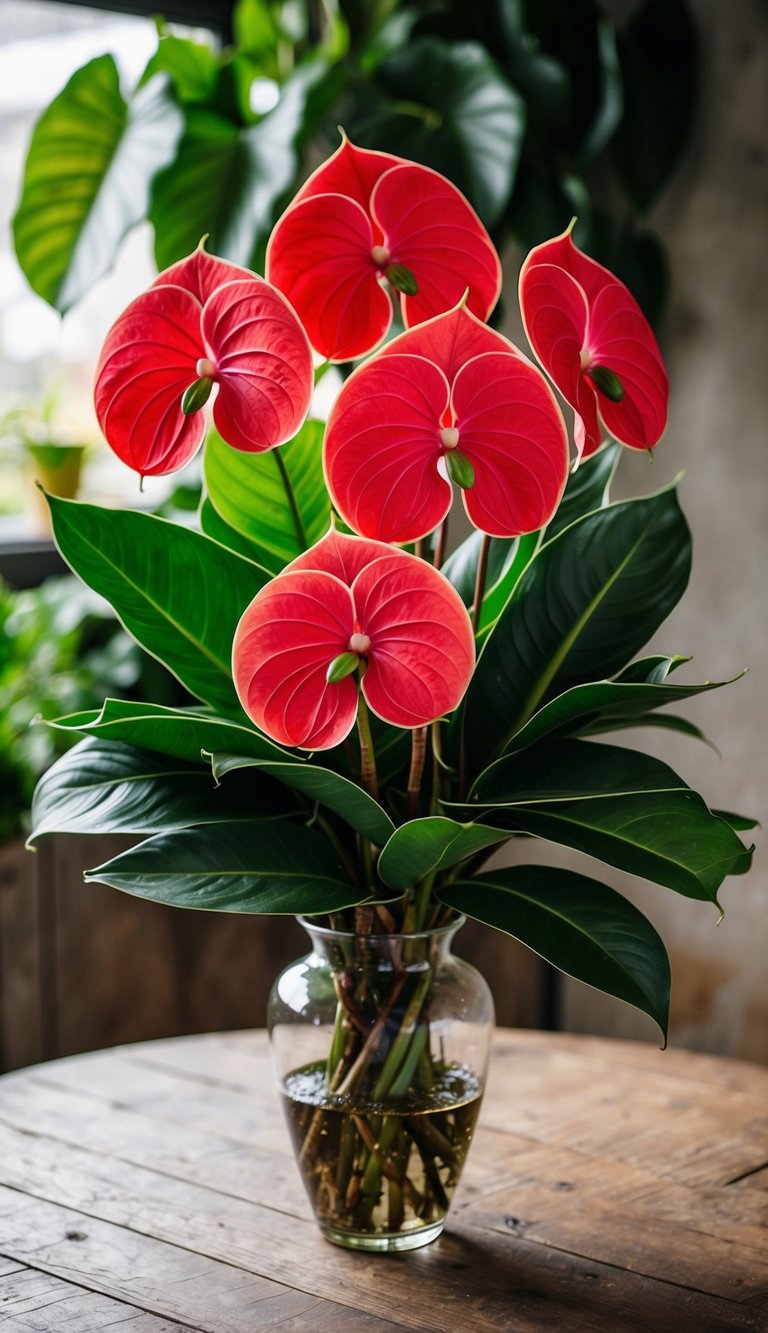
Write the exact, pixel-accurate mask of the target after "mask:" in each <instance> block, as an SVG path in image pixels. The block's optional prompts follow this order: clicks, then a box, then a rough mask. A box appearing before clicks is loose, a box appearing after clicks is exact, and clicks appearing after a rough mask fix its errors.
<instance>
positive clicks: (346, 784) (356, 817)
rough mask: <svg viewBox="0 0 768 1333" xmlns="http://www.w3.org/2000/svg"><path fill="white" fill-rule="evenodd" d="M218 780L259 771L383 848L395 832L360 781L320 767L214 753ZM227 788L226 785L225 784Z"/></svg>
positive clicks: (390, 822) (214, 766)
mask: <svg viewBox="0 0 768 1333" xmlns="http://www.w3.org/2000/svg"><path fill="white" fill-rule="evenodd" d="M212 766H213V773H214V777H216V778H217V780H221V779H222V778H224V777H225V776H226V775H227V774H228V773H233V772H235V771H237V770H239V769H244V768H256V769H258V770H259V772H261V773H267V774H269V775H270V776H271V777H274V778H278V779H279V780H280V782H284V783H285V784H286V786H288V787H290V788H291V789H292V790H293V791H297V792H301V794H302V796H308V797H309V799H310V800H312V801H319V802H320V804H321V805H325V806H327V807H328V809H329V810H333V811H334V813H335V814H337V815H341V817H342V819H344V820H346V822H347V823H348V824H349V825H350V827H351V828H353V829H354V830H355V832H356V833H361V834H362V835H363V837H364V838H370V839H371V841H372V842H374V843H376V844H377V845H378V846H379V847H383V846H384V844H385V843H386V842H387V840H388V839H389V837H390V835H391V834H393V833H394V831H395V826H394V824H393V823H392V820H391V819H390V818H389V815H387V814H385V813H384V811H383V810H382V808H381V806H380V805H379V803H378V801H374V799H373V797H372V796H369V795H368V792H367V791H364V790H363V788H362V787H358V785H357V783H356V782H350V780H349V778H345V777H342V776H341V775H340V774H339V773H334V772H333V771H332V770H331V769H329V768H321V767H320V766H319V765H317V764H297V763H295V762H294V763H290V762H289V763H275V762H274V761H273V760H264V759H252V758H247V757H245V756H243V755H233V754H214V755H213V756H212ZM224 785H225V786H226V783H225V784H224Z"/></svg>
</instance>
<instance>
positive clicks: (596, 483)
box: [547, 443, 622, 541]
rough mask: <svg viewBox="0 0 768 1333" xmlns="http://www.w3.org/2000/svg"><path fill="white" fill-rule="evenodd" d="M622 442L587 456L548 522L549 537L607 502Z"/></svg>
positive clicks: (601, 507) (609, 445)
mask: <svg viewBox="0 0 768 1333" xmlns="http://www.w3.org/2000/svg"><path fill="white" fill-rule="evenodd" d="M621 447H622V446H621V445H620V444H615V443H611V444H607V445H605V446H604V447H603V448H602V449H600V450H599V451H598V453H596V454H592V456H591V457H590V458H585V459H584V461H583V463H580V464H579V466H578V467H577V469H576V471H575V472H572V473H571V475H570V476H569V478H568V483H567V485H566V488H565V492H564V494H563V498H562V500H561V501H560V504H559V505H558V507H557V511H556V513H555V515H554V518H552V519H551V520H550V522H549V523H548V524H547V541H551V540H552V538H553V537H556V536H557V534H558V533H559V532H562V531H563V528H567V527H569V525H570V524H571V523H575V522H576V519H577V518H583V516H584V515H585V514H591V513H592V512H593V510H595V509H603V508H604V507H605V506H606V505H607V503H608V493H609V490H610V486H611V482H612V481H613V478H614V476H615V475H616V468H617V467H618V463H619V458H620V455H621Z"/></svg>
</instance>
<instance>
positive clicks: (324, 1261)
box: [0, 1129, 768, 1331]
mask: <svg viewBox="0 0 768 1333" xmlns="http://www.w3.org/2000/svg"><path fill="white" fill-rule="evenodd" d="M0 1180H2V1182H3V1183H4V1184H10V1185H11V1186H13V1188H14V1189H16V1190H18V1191H24V1192H25V1193H26V1194H28V1195H31V1196H34V1197H35V1198H36V1199H37V1200H39V1201H41V1202H43V1201H45V1202H49V1203H51V1204H55V1205H58V1206H60V1207H65V1208H67V1209H70V1210H73V1211H75V1210H76V1212H77V1213H78V1214H79V1215H80V1216H81V1218H83V1217H84V1218H88V1219H93V1220H95V1221H97V1222H98V1223H99V1224H109V1225H112V1226H113V1227H117V1228H121V1229H124V1230H126V1231H128V1232H129V1233H130V1235H131V1237H133V1238H135V1237H136V1236H137V1235H141V1236H143V1237H145V1238H147V1239H148V1243H152V1242H153V1241H157V1242H159V1243H173V1244H174V1245H175V1246H177V1247H178V1246H181V1247H183V1248H184V1249H185V1250H186V1251H188V1252H190V1253H192V1254H197V1255H200V1256H203V1257H204V1258H205V1259H206V1260H210V1261H214V1262H220V1263H225V1264H226V1263H229V1264H230V1265H236V1266H238V1267H240V1268H242V1269H244V1270H245V1271H247V1272H250V1273H254V1272H256V1273H258V1274H259V1275H260V1276H262V1277H264V1278H268V1279H269V1280H271V1281H272V1282H277V1283H280V1284H283V1285H284V1286H285V1287H289V1286H296V1287H298V1288H300V1289H301V1290H303V1291H305V1292H307V1293H308V1294H312V1295H314V1296H317V1297H324V1298H326V1299H334V1298H335V1299H336V1300H337V1301H340V1302H341V1303H342V1304H345V1305H347V1304H348V1305H352V1306H354V1308H357V1309H360V1310H363V1311H364V1312H366V1313H368V1314H372V1315H374V1314H380V1315H381V1314H383V1315H385V1316H386V1317H388V1318H393V1319H394V1320H395V1322H398V1321H404V1322H406V1326H408V1324H407V1321H408V1320H409V1319H410V1321H411V1325H412V1327H414V1328H426V1329H432V1328H440V1327H441V1324H440V1323H439V1322H438V1323H435V1303H436V1302H439V1300H440V1295H441V1291H443V1290H444V1287H445V1284H446V1283H447V1282H448V1280H449V1269H448V1266H447V1265H446V1264H445V1263H441V1262H440V1260H439V1257H438V1258H436V1257H435V1255H436V1251H435V1250H434V1249H432V1250H430V1251H428V1252H427V1251H425V1252H423V1253H424V1254H425V1255H428V1258H426V1259H424V1260H417V1259H416V1257H415V1256H412V1257H411V1258H410V1260H409V1262H410V1263H415V1262H418V1263H426V1264H427V1265H428V1267H427V1268H426V1270H425V1273H426V1276H425V1275H424V1274H423V1273H422V1270H421V1268H419V1274H420V1276H419V1282H418V1294H416V1293H414V1291H413V1290H412V1289H411V1288H412V1284H411V1283H409V1282H408V1280H407V1278H406V1277H405V1274H403V1275H402V1280H400V1278H399V1277H398V1276H395V1273H394V1271H393V1272H392V1273H390V1272H389V1271H388V1280H387V1303H386V1305H385V1306H383V1305H382V1304H381V1298H380V1297H381V1293H380V1289H379V1285H378V1283H377V1281H376V1275H377V1274H380V1271H381V1261H380V1260H378V1259H377V1258H376V1257H375V1256H374V1257H363V1256H360V1255H355V1256H349V1255H345V1254H343V1253H340V1254H339V1256H338V1258H335V1260H334V1262H333V1263H332V1264H331V1263H329V1258H328V1248H327V1245H326V1243H325V1242H324V1241H323V1240H322V1238H321V1237H320V1235H319V1232H318V1231H317V1229H316V1227H315V1225H314V1223H313V1222H312V1221H311V1220H310V1218H309V1213H308V1209H307V1208H306V1206H305V1207H304V1209H303V1211H302V1214H301V1215H299V1216H296V1215H290V1214H288V1213H286V1212H285V1211H283V1209H284V1208H285V1201H284V1200H283V1199H275V1201H274V1204H273V1206H272V1207H268V1206H264V1205H261V1204H252V1203H246V1202H244V1201H243V1200H240V1199H233V1198H231V1197H225V1196H222V1195H219V1194H217V1193H216V1192H215V1191H212V1190H210V1189H200V1188H199V1187H197V1186H193V1185H189V1184H186V1183H184V1182H181V1181H178V1180H174V1179H170V1178H168V1177H161V1176H157V1175H155V1174H153V1173H151V1172H148V1171H145V1170H143V1169H141V1168H136V1167H132V1166H127V1165H126V1164H125V1163H123V1162H119V1161H115V1160H114V1159H112V1158H108V1157H104V1156H101V1155H95V1154H91V1153H88V1152H86V1151H85V1150H83V1149H75V1148H71V1147H70V1148H68V1150H67V1152H66V1154H62V1151H61V1147H60V1145H59V1144H56V1143H53V1142H50V1141H48V1140H45V1139H39V1138H36V1137H35V1136H30V1135H29V1134H26V1135H24V1134H19V1133H17V1132H15V1131H10V1130H7V1129H3V1130H0ZM265 1183H266V1184H268V1182H265ZM16 1197H18V1198H20V1197H22V1196H21V1194H19V1195H17V1196H16ZM1 1206H2V1199H1V1195H0V1207H1ZM82 1226H83V1229H84V1230H85V1231H86V1233H87V1234H90V1230H89V1227H88V1226H87V1225H86V1223H85V1222H83V1223H82ZM457 1243H462V1244H468V1245H469V1246H470V1248H472V1249H474V1248H476V1247H477V1246H478V1245H480V1246H481V1249H482V1250H483V1251H486V1250H487V1251H489V1253H496V1255H497V1258H498V1263H499V1267H498V1272H497V1280H496V1285H495V1286H494V1285H493V1284H490V1285H489V1281H488V1272H487V1266H486V1264H485V1263H477V1264H476V1265H474V1266H472V1267H471V1271H470V1268H469V1266H468V1271H466V1272H462V1279H461V1285H462V1291H464V1292H466V1295H467V1298H468V1299H469V1298H471V1306H469V1307H468V1308H470V1309H471V1311H472V1318H473V1319H474V1321H475V1323H474V1324H473V1325H471V1326H472V1327H476V1328H477V1329H479V1330H483V1331H484V1330H485V1329H496V1328H498V1327H499V1320H500V1319H501V1318H502V1315H503V1313H504V1310H505V1308H506V1306H505V1303H506V1301H507V1300H508V1299H509V1298H510V1297H511V1294H512V1293H513V1291H514V1290H516V1288H515V1286H514V1283H512V1282H511V1274H512V1273H514V1271H515V1270H514V1258H515V1256H516V1255H517V1253H518V1251H519V1249H520V1244H521V1242H520V1238H519V1237H518V1236H516V1235H515V1234H514V1232H513V1231H511V1230H510V1229H509V1228H505V1227H504V1226H502V1227H500V1228H499V1227H497V1226H496V1225H490V1226H489V1225H488V1223H487V1220H486V1219H485V1218H483V1217H482V1216H481V1217H480V1218H479V1224H478V1225H475V1224H474V1223H473V1222H470V1221H469V1220H465V1219H464V1218H463V1217H462V1215H461V1213H459V1214H458V1215H456V1216H455V1217H454V1218H453V1219H452V1222H451V1228H450V1233H449V1236H448V1237H447V1238H446V1239H445V1240H444V1241H443V1242H441V1247H440V1248H439V1250H438V1251H437V1254H438V1255H439V1254H443V1255H444V1254H445V1252H446V1247H447V1248H448V1250H450V1248H451V1245H453V1246H455V1245H456V1244H457ZM131 1244H133V1241H132V1242H131ZM524 1245H525V1264H526V1268H527V1266H528V1265H529V1262H531V1261H532V1262H533V1264H534V1267H535V1269H536V1271H537V1273H539V1274H540V1277H539V1279H538V1280H539V1281H541V1280H544V1279H543V1277H542V1276H541V1274H542V1273H543V1274H545V1275H546V1274H547V1273H550V1277H551V1279H552V1281H554V1282H555V1286H556V1287H557V1288H558V1290H559V1285H560V1283H561V1279H562V1277H563V1270H565V1271H567V1272H569V1273H571V1274H575V1273H578V1272H580V1271H581V1270H582V1269H583V1268H584V1267H589V1266H590V1265H592V1269H594V1265H595V1263H597V1268H598V1270H599V1276H600V1277H601V1278H602V1279H603V1280H604V1282H603V1285H604V1287H606V1288H608V1287H613V1286H615V1285H616V1284H615V1274H616V1272H617V1271H619V1270H618V1266H617V1267H616V1268H607V1267H606V1266H605V1265H604V1264H602V1263H598V1262H597V1260H596V1259H591V1258H590V1257H589V1256H586V1257H585V1256H582V1255H573V1254H571V1253H568V1252H565V1251H564V1250H563V1251H561V1250H560V1249H556V1248H554V1247H549V1246H543V1245H541V1244H538V1243H537V1242H536V1240H535V1238H534V1239H533V1240H532V1241H529V1240H528V1238H527V1237H526V1238H525V1242H524ZM705 1245H706V1237H702V1239H701V1257H702V1271H701V1279H700V1284H699V1290H698V1291H696V1292H695V1293H693V1292H691V1291H687V1290H686V1291H685V1299H684V1303H683V1305H682V1306H680V1308H681V1309H684V1310H685V1311H686V1312H687V1311H688V1310H689V1308H690V1311H691V1314H692V1315H693V1314H695V1311H696V1309H697V1308H700V1311H701V1313H702V1314H705V1313H706V1312H707V1311H709V1313H710V1314H713V1313H714V1312H717V1313H718V1318H719V1317H720V1315H722V1316H723V1318H724V1319H726V1316H727V1319H730V1320H731V1322H730V1323H729V1322H727V1321H726V1322H724V1323H723V1324H722V1326H723V1327H724V1328H728V1327H747V1328H749V1327H752V1324H750V1322H749V1321H748V1320H747V1321H746V1322H745V1321H744V1320H743V1318H742V1315H741V1313H739V1314H738V1317H737V1314H736V1313H735V1310H736V1306H735V1302H734V1301H732V1300H730V1299H726V1300H720V1299H719V1297H718V1296H717V1295H716V1296H712V1295H710V1294H709V1293H708V1292H706V1284H707V1283H708V1282H709V1283H710V1285H711V1278H710V1277H709V1269H710V1267H712V1266H713V1264H714V1265H715V1266H716V1265H717V1262H718V1259H719V1255H717V1254H715V1255H714V1256H712V1257H710V1256H708V1255H707V1253H706V1249H705ZM0 1249H2V1250H3V1251H4V1252H5V1253H10V1254H12V1256H13V1257H16V1258H21V1259H23V1258H24V1253H23V1252H19V1251H18V1250H17V1249H14V1248H11V1246H10V1245H9V1244H8V1242H7V1241H6V1242H3V1243H0ZM502 1254H505V1255H506V1258H507V1261H508V1262H510V1263H511V1264H512V1269H511V1272H510V1273H505V1271H504V1265H503V1264H502V1263H501V1255H502ZM35 1255H36V1257H37V1256H38V1251H37V1249H36V1250H35ZM710 1260H712V1262H711V1261H710ZM743 1265H744V1267H743V1270H741V1269H740V1270H739V1273H738V1276H741V1275H742V1272H743V1273H744V1281H743V1284H742V1285H741V1286H740V1287H739V1297H740V1299H744V1300H748V1299H752V1298H755V1299H758V1298H760V1297H761V1295H762V1293H763V1291H764V1290H765V1287H766V1283H768V1277H766V1273H767V1272H768V1261H763V1262H762V1263H761V1262H760V1255H759V1253H757V1252H755V1251H751V1250H747V1251H745V1254H744V1257H743ZM132 1267H133V1265H132ZM609 1273H610V1274H612V1275H613V1276H612V1279H611V1280H610V1281H609V1280H608V1278H607V1275H608V1274H609ZM452 1280H453V1281H454V1282H455V1272H454V1274H453V1278H452ZM628 1282H629V1285H630V1287H631V1286H633V1284H635V1285H636V1284H640V1286H639V1287H637V1291H636V1296H637V1299H638V1303H639V1304H641V1303H645V1304H646V1305H647V1306H648V1307H649V1308H651V1309H654V1308H655V1309H656V1311H657V1313H658V1310H659V1308H660V1306H661V1297H660V1296H659V1288H660V1287H663V1288H664V1289H665V1291H666V1298H665V1299H666V1300H667V1302H671V1303H672V1305H673V1306H674V1305H675V1303H676V1302H677V1303H678V1305H679V1302H680V1301H681V1300H683V1298H682V1297H681V1296H680V1292H681V1291H683V1290H684V1288H683V1287H682V1286H680V1285H679V1284H678V1283H677V1282H675V1283H673V1284H670V1283H668V1282H666V1281H665V1282H662V1283H659V1282H656V1281H654V1280H653V1278H649V1277H647V1276H645V1275H643V1276H640V1275H637V1274H633V1275H632V1276H631V1278H629V1277H628V1275H627V1274H623V1275H622V1281H621V1286H622V1290H623V1291H624V1299H628V1297H627V1293H626V1286H627V1283H628ZM340 1284H341V1291H340V1290H339V1285H340ZM646 1287H647V1288H648V1291H646ZM641 1293H642V1294H641ZM654 1293H655V1294H654ZM694 1295H695V1297H696V1300H697V1301H698V1302H699V1307H697V1306H696V1304H695V1302H694V1304H693V1305H691V1300H692V1298H693V1296H694ZM552 1296H553V1290H551V1289H550V1290H549V1291H548V1295H547V1300H548V1301H551V1299H552ZM708 1303H709V1304H708ZM731 1307H733V1309H732V1308H731ZM547 1308H548V1310H549V1312H550V1314H551V1315H552V1316H553V1317H560V1318H562V1317H563V1312H562V1311H560V1310H558V1308H557V1305H556V1304H555V1305H554V1306H551V1305H550V1306H548V1307H547ZM638 1308H639V1305H638ZM744 1308H745V1307H744ZM172 1313H175V1314H177V1315H178V1314H179V1312H178V1311H174V1312H172ZM182 1313H183V1317H185V1318H187V1319H188V1320H190V1314H189V1312H182ZM191 1322H194V1321H191ZM501 1326H502V1327H503V1324H502V1325H501ZM556 1326H557V1325H556ZM582 1326H583V1327H585V1328H586V1327H587V1325H586V1324H584V1325H581V1324H575V1325H574V1327H576V1328H580V1327H582ZM636 1326H637V1327H638V1328H645V1327H647V1328H649V1329H650V1328H651V1327H652V1324H651V1322H648V1323H647V1324H637V1325H636ZM704 1326H706V1325H704ZM714 1326H717V1325H714Z"/></svg>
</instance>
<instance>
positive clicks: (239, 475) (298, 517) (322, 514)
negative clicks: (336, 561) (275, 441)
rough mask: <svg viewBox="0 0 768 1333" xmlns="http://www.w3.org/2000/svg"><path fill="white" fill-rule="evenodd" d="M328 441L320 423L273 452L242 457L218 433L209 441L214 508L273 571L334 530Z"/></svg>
mask: <svg viewBox="0 0 768 1333" xmlns="http://www.w3.org/2000/svg"><path fill="white" fill-rule="evenodd" d="M322 442H323V426H322V423H321V422H319V421H307V422H305V424H304V425H303V427H302V429H301V430H300V431H299V433H298V435H297V436H296V437H295V439H293V440H291V441H289V443H288V444H284V445H283V447H282V448H281V449H272V450H270V452H269V453H263V454H246V453H239V452H238V451H237V450H236V449H230V448H229V446H228V445H226V444H225V443H224V441H223V440H222V439H221V437H220V436H219V435H217V434H216V432H215V431H212V432H211V433H210V435H209V436H208V439H207V440H206V443H205V452H204V458H203V474H204V477H205V486H206V490H207V492H208V498H209V500H210V502H211V504H212V505H213V507H214V509H215V510H216V512H217V513H218V514H219V516H220V517H221V518H222V519H223V520H224V522H225V523H226V524H228V526H229V527H230V528H233V529H234V530H235V532H239V533H240V534H241V535H242V536H243V537H246V538H247V539H248V540H249V541H250V542H252V543H253V544H254V546H255V547H256V548H257V549H258V550H259V551H260V553H261V559H262V561H263V563H264V564H265V565H267V566H268V568H269V569H270V570H271V571H272V572H273V573H279V572H280V570H281V569H282V568H283V566H284V565H286V564H287V563H288V561H289V560H293V559H294V558H295V557H296V556H297V555H299V554H300V553H301V552H302V551H305V550H306V549H307V547H308V546H312V545H313V544H314V543H315V542H316V541H319V539H320V538H321V537H322V536H323V533H325V532H327V531H328V525H329V523H330V517H331V501H330V498H329V496H328V492H327V490H326V488H325V480H324V478H323V463H322Z"/></svg>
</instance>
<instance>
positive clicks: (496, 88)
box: [352, 37, 525, 225]
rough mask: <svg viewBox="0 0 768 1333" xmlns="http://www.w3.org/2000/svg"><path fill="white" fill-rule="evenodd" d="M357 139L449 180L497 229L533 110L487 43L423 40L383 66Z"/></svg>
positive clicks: (368, 93)
mask: <svg viewBox="0 0 768 1333" xmlns="http://www.w3.org/2000/svg"><path fill="white" fill-rule="evenodd" d="M362 97H364V98H366V99H367V106H365V105H364V106H363V108H362V109H361V113H360V115H359V118H358V119H357V120H356V121H355V123H354V126H353V127H352V129H353V137H354V139H355V142H356V143H359V144H360V145H361V146H362V147H364V148H380V149H385V150H387V151H389V152H394V153H398V154H399V155H400V156H401V157H407V158H411V159H413V160H414V161H415V162H423V163H424V164H425V165H426V166H428V167H433V168H434V169H435V170H436V171H440V172H442V174H443V175H444V176H447V177H448V178H449V179H450V180H452V181H453V183H454V184H455V185H457V186H458V187H459V189H460V190H463V192H464V193H465V194H466V195H467V197H468V198H469V200H470V201H471V202H472V203H473V204H474V206H475V208H476V209H477V211H478V213H479V214H480V216H481V218H482V219H483V221H484V222H485V223H486V224H488V225H491V224H493V223H494V222H496V221H497V220H498V218H499V217H500V215H501V213H502V212H503V210H504V208H505V206H506V204H507V201H508V199H509V196H510V194H511V192H512V188H513V186H514V182H515V175H516V172H517V164H518V161H519V158H520V150H521V148H522V142H523V134H524V132H525V103H524V101H523V99H522V97H520V95H519V93H517V92H516V91H515V90H514V89H513V88H512V87H511V85H510V84H509V83H507V81H506V79H505V78H504V77H503V76H502V74H501V72H500V70H499V69H498V66H497V65H496V64H495V63H494V61H493V60H492V59H491V57H490V56H489V54H488V52H487V51H486V50H485V49H484V47H482V46H481V45H480V44H479V42H452V43H448V42H443V41H441V40H439V39H438V38H434V37H422V38H418V39H417V40H415V41H412V42H409V43H408V44H407V45H406V46H404V47H403V49H402V50H400V51H398V52H397V53H396V54H394V55H391V56H388V57H387V59H385V60H383V61H382V62H381V64H380V65H379V66H378V68H377V70H376V75H375V81H374V83H373V84H371V85H368V86H365V87H364V88H363V89H362Z"/></svg>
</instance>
